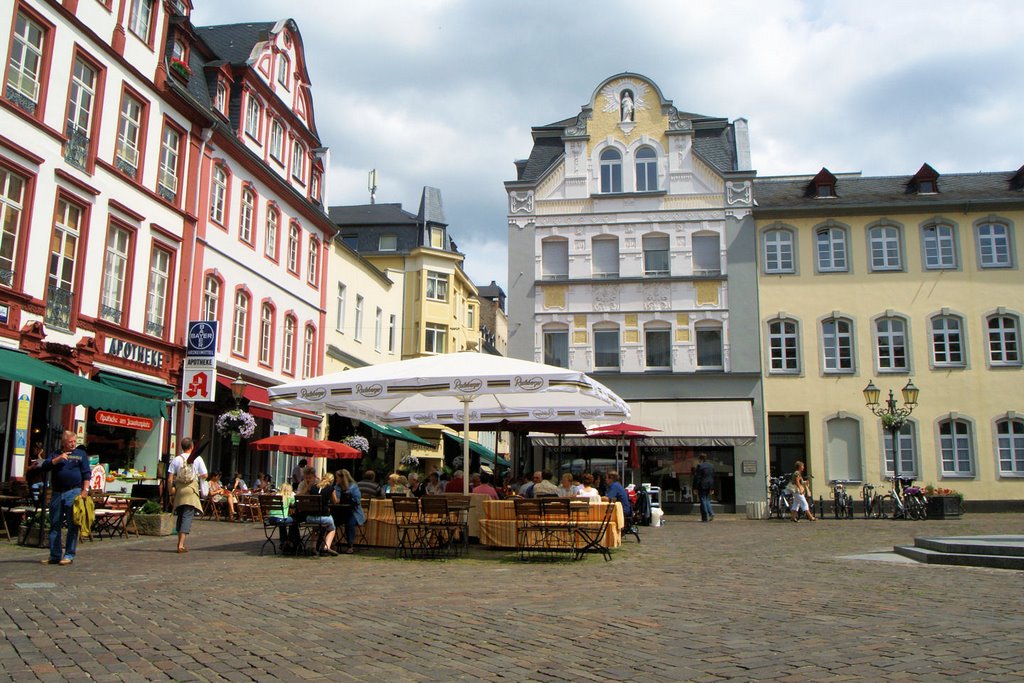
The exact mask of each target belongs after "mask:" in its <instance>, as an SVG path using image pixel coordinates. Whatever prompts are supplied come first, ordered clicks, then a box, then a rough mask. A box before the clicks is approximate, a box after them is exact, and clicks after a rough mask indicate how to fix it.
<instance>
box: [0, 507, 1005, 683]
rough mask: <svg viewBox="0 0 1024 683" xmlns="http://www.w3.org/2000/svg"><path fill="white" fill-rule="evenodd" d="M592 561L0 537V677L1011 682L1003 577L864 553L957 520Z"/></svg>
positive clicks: (729, 535) (794, 530) (675, 529)
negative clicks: (54, 555) (24, 542)
mask: <svg viewBox="0 0 1024 683" xmlns="http://www.w3.org/2000/svg"><path fill="white" fill-rule="evenodd" d="M666 520H667V524H666V526H664V527H662V528H659V529H644V530H643V534H642V535H643V542H642V543H641V544H637V543H636V541H635V539H632V538H630V539H627V540H626V541H625V544H624V545H623V547H622V548H620V549H618V550H617V551H615V553H614V560H613V561H611V562H604V561H603V560H602V559H601V558H600V557H599V556H594V557H588V558H587V559H586V560H584V561H582V562H578V563H574V562H564V561H563V562H553V563H537V562H530V563H523V562H520V561H519V560H517V559H516V558H515V556H514V554H512V553H511V552H507V551H493V550H487V549H483V548H477V547H474V548H472V549H471V552H470V555H469V557H467V558H460V559H455V560H441V561H439V560H394V559H392V558H391V555H390V553H388V552H386V551H383V550H369V551H363V552H360V553H357V554H356V555H351V556H342V557H337V558H322V559H315V558H293V557H282V556H277V557H274V556H271V555H266V556H264V557H259V556H258V554H257V553H258V550H259V546H260V543H261V542H262V540H263V532H262V528H261V527H257V526H254V525H252V524H230V523H225V522H197V523H196V524H195V526H194V528H193V534H192V537H191V539H190V547H191V550H190V552H189V553H187V554H182V555H179V554H177V553H175V552H174V547H175V542H174V540H173V538H170V537H165V538H150V537H143V538H140V539H135V538H131V539H128V540H104V541H94V542H92V543H89V542H85V543H83V544H81V545H80V547H79V555H78V558H77V559H76V560H75V563H74V564H73V565H71V566H69V567H57V566H42V565H40V564H39V560H40V559H41V558H44V557H45V556H46V551H44V550H40V549H30V548H24V547H19V546H15V545H12V544H9V543H6V542H0V590H2V595H3V602H2V607H0V634H2V636H3V637H2V639H0V681H5V680H10V681H35V680H40V681H60V680H70V681H78V680H98V681H122V680H123V681H137V680H182V681H184V680H191V681H197V680H229V681H236V680H237V681H241V680H250V679H252V680H274V679H288V680H291V681H302V680H315V679H322V678H330V679H332V680H336V681H349V680H354V681H365V680H390V681H447V680H513V681H527V680H530V681H563V680H566V681H567V680H573V681H589V680H594V681H598V680H602V681H604V680H609V679H610V680H636V681H679V680H697V681H718V680H776V681H805V680H859V679H876V680H877V679H882V680H906V681H911V680H913V681H918V680H925V681H926V680H933V679H948V680H972V681H973V680H982V681H1007V680H1017V681H1024V604H1022V603H1024V598H1022V596H1024V591H1022V590H1021V588H1022V578H1024V577H1022V575H1021V573H1019V572H1013V571H1006V570H994V569H976V568H956V567H937V566H927V565H918V564H908V563H905V562H898V561H864V560H855V559H849V557H848V556H850V555H857V554H865V553H872V552H875V551H885V550H891V549H892V546H893V545H894V544H903V543H910V542H912V539H913V537H914V536H915V535H932V536H936V535H947V536H948V535H969V534H988V533H1001V534H1009V533H1016V534H1019V533H1022V532H1024V514H987V515H982V514H974V515H971V514H968V515H967V516H966V517H965V518H964V519H963V520H958V521H937V520H936V521H927V522H893V521H887V520H871V521H866V520H863V519H855V520H844V521H836V520H822V521H819V522H817V523H811V522H801V523H800V524H793V523H791V522H788V521H750V520H747V519H745V518H740V517H739V516H735V517H732V516H727V515H719V516H718V517H717V518H716V519H715V520H714V521H713V522H712V523H710V524H701V523H699V522H698V521H697V520H696V518H694V517H667V518H666Z"/></svg>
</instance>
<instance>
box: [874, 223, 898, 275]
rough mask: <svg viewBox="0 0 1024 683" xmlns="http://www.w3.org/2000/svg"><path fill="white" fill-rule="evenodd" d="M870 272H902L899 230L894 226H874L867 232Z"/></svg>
mask: <svg viewBox="0 0 1024 683" xmlns="http://www.w3.org/2000/svg"><path fill="white" fill-rule="evenodd" d="M868 248H869V250H870V253H871V270H902V269H903V258H902V256H901V254H900V229H899V228H897V227H896V226H894V225H876V226H875V227H873V228H871V229H870V230H868Z"/></svg>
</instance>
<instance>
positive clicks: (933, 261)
mask: <svg viewBox="0 0 1024 683" xmlns="http://www.w3.org/2000/svg"><path fill="white" fill-rule="evenodd" d="M921 247H922V251H924V267H925V268H927V269H929V270H952V269H955V268H956V267H957V258H956V235H955V234H954V232H953V226H951V225H944V224H942V223H937V224H935V225H926V226H924V227H923V228H921Z"/></svg>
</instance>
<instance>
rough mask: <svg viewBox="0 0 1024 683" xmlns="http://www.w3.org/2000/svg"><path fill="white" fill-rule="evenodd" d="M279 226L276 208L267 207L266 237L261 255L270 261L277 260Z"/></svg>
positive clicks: (279, 218) (278, 215)
mask: <svg viewBox="0 0 1024 683" xmlns="http://www.w3.org/2000/svg"><path fill="white" fill-rule="evenodd" d="M280 224H281V215H280V214H279V213H278V211H277V208H276V207H274V206H271V205H269V204H268V205H267V235H266V242H265V244H264V247H263V253H264V254H265V255H266V257H267V258H269V259H270V260H272V261H276V260H277V228H278V226H279V225H280Z"/></svg>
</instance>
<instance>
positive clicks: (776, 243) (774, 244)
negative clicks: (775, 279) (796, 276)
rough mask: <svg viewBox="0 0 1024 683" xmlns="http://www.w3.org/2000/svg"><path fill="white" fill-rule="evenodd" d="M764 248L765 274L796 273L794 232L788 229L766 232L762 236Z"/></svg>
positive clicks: (774, 229)
mask: <svg viewBox="0 0 1024 683" xmlns="http://www.w3.org/2000/svg"><path fill="white" fill-rule="evenodd" d="M761 243H762V245H763V248H764V272H766V273H772V274H778V273H795V272H796V267H795V263H796V260H795V259H794V258H793V231H792V230H789V229H788V228H773V229H771V230H765V231H764V233H763V235H762V236H761Z"/></svg>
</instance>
